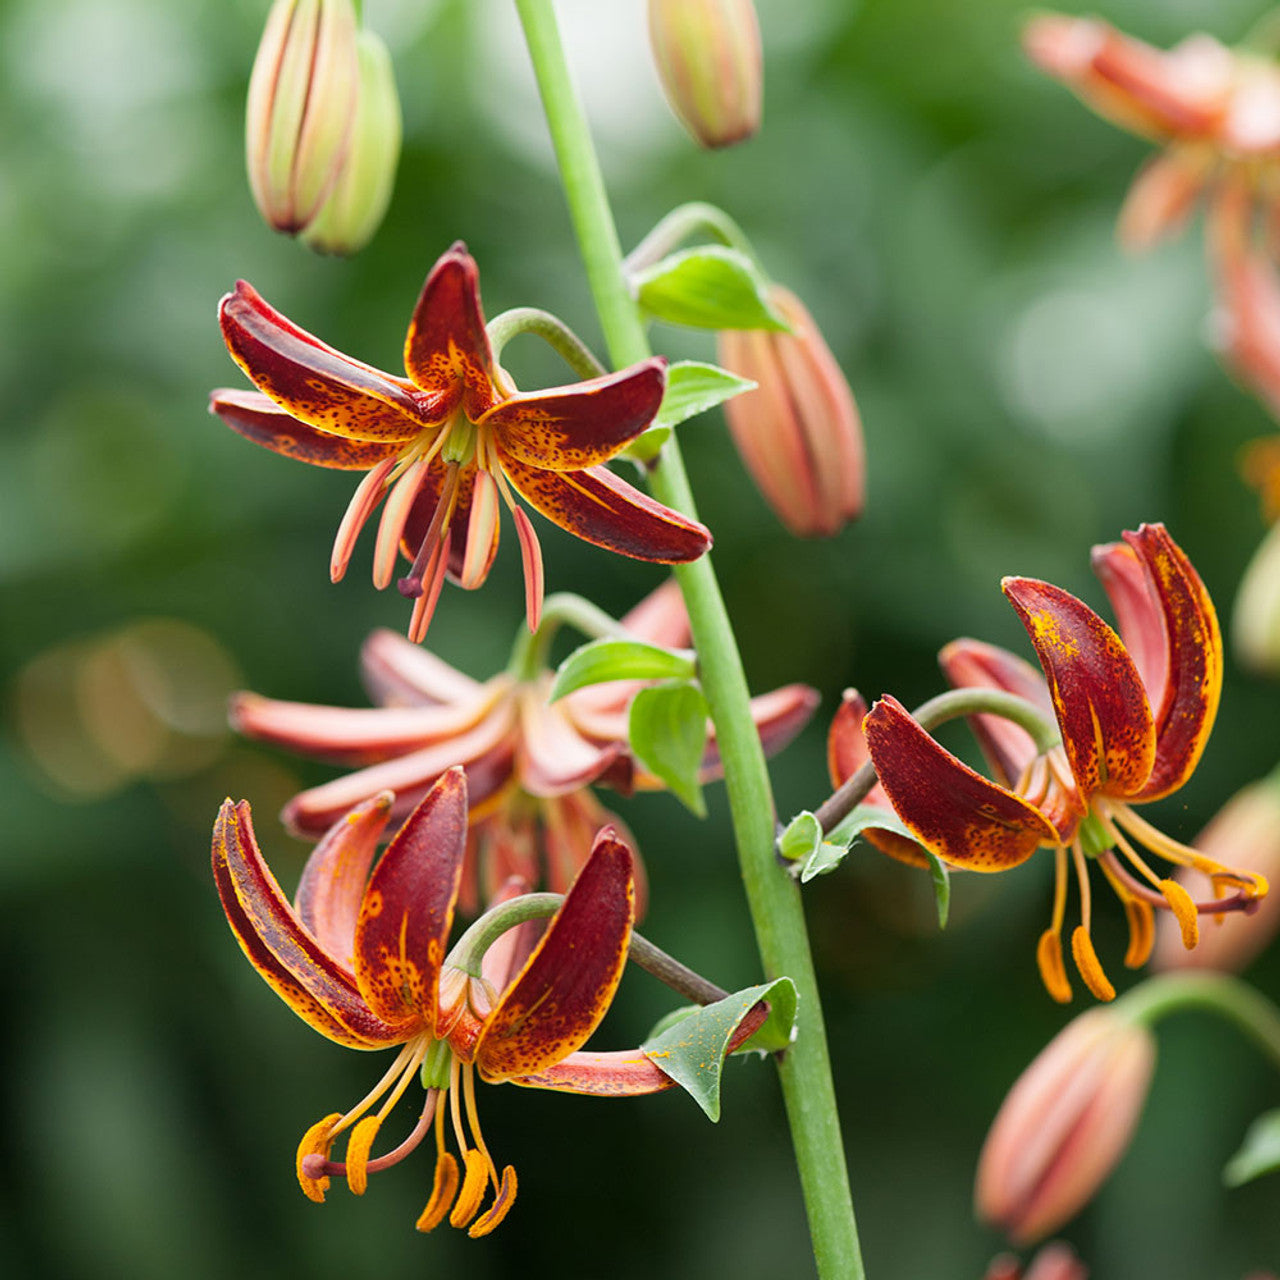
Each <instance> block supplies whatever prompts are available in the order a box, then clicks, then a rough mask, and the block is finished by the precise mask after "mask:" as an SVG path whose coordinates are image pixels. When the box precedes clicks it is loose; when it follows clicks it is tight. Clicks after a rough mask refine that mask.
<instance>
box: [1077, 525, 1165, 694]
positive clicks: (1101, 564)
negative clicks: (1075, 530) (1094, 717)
mask: <svg viewBox="0 0 1280 1280" xmlns="http://www.w3.org/2000/svg"><path fill="white" fill-rule="evenodd" d="M1089 558H1090V560H1091V561H1092V563H1093V571H1094V573H1096V574H1097V575H1098V581H1099V582H1101V583H1102V587H1103V590H1104V591H1106V593H1107V599H1108V600H1110V601H1111V608H1112V611H1113V612H1114V613H1115V615H1116V629H1117V631H1119V633H1120V639H1121V641H1122V642H1123V644H1124V647H1125V649H1126V650H1127V651H1128V654H1129V657H1131V658H1132V659H1133V665H1134V666H1135V667H1137V668H1138V674H1139V675H1140V676H1141V677H1142V683H1143V686H1144V687H1145V688H1146V691H1147V701H1148V703H1150V705H1151V706H1152V708H1153V709H1154V708H1157V707H1159V706H1160V705H1161V704H1162V703H1163V701H1164V694H1165V687H1166V685H1167V684H1168V681H1169V637H1168V634H1167V633H1166V631H1165V625H1164V610H1163V609H1162V608H1161V606H1160V598H1159V596H1157V595H1156V593H1155V590H1154V588H1153V586H1152V583H1151V578H1150V576H1149V575H1148V573H1147V570H1146V567H1145V566H1144V564H1143V562H1142V560H1141V559H1140V558H1139V556H1138V553H1137V552H1136V551H1135V550H1134V549H1133V548H1132V547H1131V546H1129V544H1128V543H1127V542H1107V543H1101V544H1099V545H1098V546H1096V547H1094V548H1093V550H1092V551H1091V552H1090V556H1089Z"/></svg>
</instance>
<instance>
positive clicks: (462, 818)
mask: <svg viewBox="0 0 1280 1280" xmlns="http://www.w3.org/2000/svg"><path fill="white" fill-rule="evenodd" d="M466 847H467V784H466V776H465V774H464V773H463V772H462V770H461V769H456V768H455V769H450V770H449V771H448V772H447V773H446V774H444V775H443V776H442V777H441V778H440V780H439V781H438V782H437V783H436V785H435V786H434V787H432V789H431V790H430V791H429V792H428V793H427V795H426V797H425V798H424V799H423V801H422V803H421V804H419V805H418V807H417V808H416V809H415V810H414V811H413V813H411V814H410V815H409V817H408V819H407V820H406V822H405V824H404V826H402V827H401V828H400V830H399V831H398V832H397V833H396V835H395V838H394V839H393V840H392V841H391V843H390V844H389V845H388V846H387V851H386V853H384V854H383V855H382V858H381V860H380V861H379V863H378V865H377V866H376V867H375V868H374V870H373V875H372V876H371V877H370V879H369V887H368V889H367V890H366V891H365V896H364V902H363V903H362V905H361V907H360V918H359V920H358V921H357V923H356V933H355V954H356V982H357V983H358V984H359V987H360V993H361V994H362V995H363V996H364V998H365V1000H366V1001H367V1002H368V1004H369V1007H370V1008H371V1009H373V1010H374V1011H375V1012H376V1013H378V1014H379V1016H381V1017H384V1018H388V1019H391V1018H399V1019H404V1018H410V1017H414V1018H417V1019H419V1020H420V1022H421V1024H422V1025H425V1026H427V1027H434V1025H435V1017H436V1005H437V1000H438V991H437V986H438V981H439V977H440V966H441V964H442V963H443V961H444V949H445V946H446V944H447V943H448V941H449V930H450V927H451V926H452V924H453V908H454V903H455V901H456V900H457V897H458V884H459V882H460V880H461V877H462V860H463V856H464V854H465V853H466Z"/></svg>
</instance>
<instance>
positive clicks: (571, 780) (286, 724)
mask: <svg viewBox="0 0 1280 1280" xmlns="http://www.w3.org/2000/svg"><path fill="white" fill-rule="evenodd" d="M622 626H623V627H624V629H625V630H626V631H627V632H628V633H629V634H630V635H632V636H634V637H635V638H637V639H640V640H646V641H648V642H650V643H651V644H657V645H662V646H665V647H667V648H680V647H682V646H684V645H686V644H687V643H688V640H689V629H688V628H689V624H688V618H687V616H686V614H685V612H684V606H683V604H682V602H681V599H680V593H679V590H678V589H677V588H676V586H675V584H674V583H668V584H666V585H664V586H663V587H660V588H659V589H658V590H657V591H655V592H653V593H652V594H651V595H649V596H648V597H647V598H646V599H645V600H643V601H642V602H641V603H640V604H639V605H637V606H636V608H635V609H633V610H632V611H631V612H630V613H629V614H627V616H626V617H625V618H623V620H622ZM361 666H362V673H363V676H364V682H365V685H366V686H367V688H368V690H369V693H370V695H371V696H372V698H373V699H374V701H375V702H377V703H378V704H379V706H378V707H376V708H348V707H322V706H312V705H308V704H305V703H296V702H279V701H275V700H272V699H268V698H263V697H260V696H258V695H257V694H252V693H243V694H239V695H237V696H236V697H235V698H234V699H233V700H232V706H231V722H232V725H233V726H234V727H235V728H237V729H239V730H240V732H242V733H244V734H247V735H248V736H250V737H253V738H256V739H258V740H259V741H263V742H272V743H276V744H277V745H280V746H283V747H287V748H288V749H289V750H292V751H297V752H299V753H301V754H303V755H309V756H317V757H319V758H321V759H325V760H331V761H334V762H335V763H339V764H346V765H353V766H357V771H356V772H355V773H350V774H347V775H346V776H345V777H341V778H337V779H335V780H334V781H333V782H328V783H325V784H323V785H321V786H318V787H313V788H311V789H310V790H308V791H304V792H302V793H301V794H299V795H297V796H295V797H294V798H293V800H291V801H290V802H289V804H288V805H287V806H286V808H285V811H284V814H283V817H284V821H285V824H286V825H287V826H289V827H290V828H291V829H292V830H294V831H295V832H298V833H299V834H302V835H308V836H312V837H314V836H318V835H320V834H321V833H322V832H324V831H326V830H327V829H328V828H329V826H330V825H331V824H332V823H334V822H335V821H336V820H337V819H338V818H339V817H340V816H341V815H342V814H343V813H345V812H346V811H347V810H348V809H350V808H351V807H352V806H353V805H355V804H358V803H360V802H361V801H363V800H367V799H368V798H369V797H371V796H374V795H376V794H378V793H379V792H381V791H392V792H394V793H395V795H396V805H395V813H396V815H397V816H403V814H405V813H407V812H408V811H409V810H410V809H411V808H412V807H413V806H414V805H415V804H416V803H417V802H418V801H419V800H420V799H421V798H422V796H423V794H424V793H425V792H426V791H427V789H428V788H429V787H430V786H431V785H432V784H433V783H434V782H435V780H436V779H437V778H438V777H439V776H440V775H441V774H442V773H443V772H444V770H445V769H447V768H449V767H450V766H451V765H455V764H459V765H462V766H463V767H464V768H465V769H466V771H467V781H468V786H469V789H470V796H471V805H472V809H471V826H470V836H469V846H468V848H469V856H468V858H467V862H466V870H465V874H464V878H463V888H462V901H463V904H464V907H465V909H466V910H468V911H473V910H474V909H475V906H476V904H477V901H479V900H485V901H487V900H489V899H490V898H491V897H492V896H493V894H494V893H495V892H496V890H497V889H498V887H499V886H501V885H502V884H503V883H504V882H505V880H506V879H507V877H508V876H511V875H519V876H521V877H523V878H524V879H525V880H527V881H529V882H530V883H537V882H538V881H540V880H545V881H546V882H547V884H548V886H549V887H550V888H551V889H553V890H555V891H556V892H563V891H564V889H565V888H566V887H567V886H568V884H569V883H570V881H572V879H573V877H574V875H575V874H576V873H577V871H578V868H579V867H581V866H582V864H583V861H584V860H585V859H586V856H587V854H588V852H589V851H590V848H591V841H592V839H593V837H594V835H595V832H596V831H597V830H598V829H599V827H600V826H602V825H605V824H606V823H610V824H612V825H614V826H616V827H619V828H620V829H622V830H625V828H623V827H622V824H621V823H620V822H619V820H618V819H617V818H615V817H614V816H613V815H612V814H610V813H609V812H608V811H607V810H606V809H604V808H603V806H602V805H601V804H600V803H599V801H598V800H596V798H595V797H594V796H593V795H592V794H591V791H590V790H589V786H590V784H592V783H597V782H603V783H608V784H610V785H612V786H614V787H616V788H617V789H619V790H621V791H623V792H629V791H631V790H632V789H633V788H637V787H639V788H652V787H659V786H661V783H659V782H658V780H657V779H656V778H654V777H653V776H652V775H650V774H648V773H647V771H645V770H644V769H642V768H640V767H638V766H637V764H636V762H635V760H634V759H633V758H632V757H631V755H630V753H629V751H628V745H627V712H628V706H629V704H630V701H631V699H632V697H634V695H635V693H636V691H637V689H639V688H640V687H641V685H640V682H637V681H614V682H612V683H610V684H602V685H595V686H591V687H588V688H585V689H580V690H578V691H577V692H575V693H571V694H569V695H568V696H567V697H565V698H562V699H561V700H560V701H558V702H556V703H548V702H547V693H548V691H549V689H550V686H551V678H552V677H551V673H550V672H548V671H541V672H539V673H537V674H536V675H535V676H533V677H532V678H530V679H527V680H520V679H517V678H516V676H515V675H513V674H512V673H510V672H503V673H502V674H501V675H497V676H494V677H493V678H492V679H490V680H488V681H486V682H484V683H483V684H481V683H479V682H478V681H475V680H472V679H471V678H470V677H468V676H465V675H463V674H462V673H461V672H459V671H456V670H455V669H454V668H452V667H450V666H448V665H447V664H446V663H444V662H442V661H441V660H440V659H439V658H437V657H435V656H434V655H433V654H431V653H430V652H428V651H427V650H425V649H422V648H420V647H419V646H417V645H413V644H410V643H409V642H408V641H406V640H404V639H403V638H401V637H400V636H398V635H396V634H395V633H394V632H391V631H375V632H374V633H373V634H372V635H371V636H370V637H369V638H368V640H367V641H366V642H365V645H364V649H363V652H362V655H361ZM817 696H818V695H817V693H816V692H815V691H814V690H813V689H810V688H808V687H807V686H805V685H787V686H785V687H784V688H781V689H776V690H774V691H773V692H772V693H767V694H764V695H762V696H760V697H758V698H756V699H754V700H753V702H752V710H753V712H754V714H755V717H756V723H757V725H758V726H759V728H760V734H761V738H762V740H763V742H764V745H765V747H766V749H767V750H770V751H775V750H781V749H782V747H784V746H785V745H786V744H787V743H788V742H790V740H791V739H792V738H793V737H794V736H795V735H796V734H797V733H798V732H799V731H800V729H801V728H802V727H803V726H804V724H805V723H806V722H807V721H808V719H809V716H810V715H811V714H812V713H813V709H814V707H815V706H816V705H817ZM718 764H719V756H718V753H717V752H716V749H715V741H714V737H712V738H711V739H709V745H708V752H707V756H706V759H705V761H704V765H703V768H704V776H706V777H711V776H714V775H715V773H716V771H717V769H718Z"/></svg>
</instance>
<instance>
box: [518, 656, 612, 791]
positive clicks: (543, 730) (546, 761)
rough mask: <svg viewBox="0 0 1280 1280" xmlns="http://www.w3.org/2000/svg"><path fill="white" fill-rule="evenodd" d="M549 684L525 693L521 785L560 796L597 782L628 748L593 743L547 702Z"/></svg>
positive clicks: (558, 709)
mask: <svg viewBox="0 0 1280 1280" xmlns="http://www.w3.org/2000/svg"><path fill="white" fill-rule="evenodd" d="M546 695H547V682H546V681H542V682H541V683H540V684H538V685H536V686H532V687H530V688H526V689H524V690H523V691H522V696H521V699H520V733H521V747H522V750H521V753H520V766H519V770H520V785H521V786H522V787H523V788H524V789H525V790H526V791H528V792H529V793H530V794H531V795H535V796H558V795H564V794H565V793H566V792H569V791H577V790H578V789H579V788H580V787H585V786H586V785H587V784H588V783H591V782H594V781H595V780H596V779H597V778H598V777H600V775H601V774H602V773H604V772H605V770H606V769H608V767H609V766H610V765H611V764H612V763H613V761H614V760H616V759H617V757H618V756H619V755H620V754H621V753H622V752H623V750H624V749H625V746H626V743H625V741H613V742H610V741H606V742H592V741H590V740H588V739H587V738H585V737H583V736H582V734H580V733H579V732H578V730H577V729H576V728H575V727H574V724H573V722H572V720H571V719H570V716H569V714H568V713H567V712H566V711H565V709H564V708H563V707H562V706H561V705H559V704H555V705H550V704H548V703H547V700H546Z"/></svg>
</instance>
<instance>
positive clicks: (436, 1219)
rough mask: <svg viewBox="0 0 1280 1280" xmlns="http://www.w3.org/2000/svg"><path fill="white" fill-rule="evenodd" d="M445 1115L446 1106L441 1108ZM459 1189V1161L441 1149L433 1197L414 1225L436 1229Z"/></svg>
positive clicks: (424, 1228)
mask: <svg viewBox="0 0 1280 1280" xmlns="http://www.w3.org/2000/svg"><path fill="white" fill-rule="evenodd" d="M440 1114H441V1115H444V1108H443V1107H441V1108H440ZM457 1191H458V1162H457V1161H456V1160H455V1159H454V1158H453V1156H451V1155H450V1154H449V1152H447V1151H443V1150H442V1151H441V1152H440V1154H439V1156H437V1157H436V1176H435V1179H434V1181H433V1182H432V1184H431V1199H430V1200H428V1201H427V1207H426V1208H425V1209H423V1211H422V1213H421V1215H420V1216H419V1218H418V1221H417V1222H415V1223H414V1224H413V1225H414V1226H415V1227H416V1228H417V1229H418V1230H419V1231H434V1230H435V1229H436V1228H437V1227H438V1226H439V1225H440V1224H441V1223H442V1222H443V1221H444V1215H445V1214H446V1213H448V1212H449V1206H450V1205H451V1204H452V1203H453V1197H454V1196H455V1195H456V1194H457Z"/></svg>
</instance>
